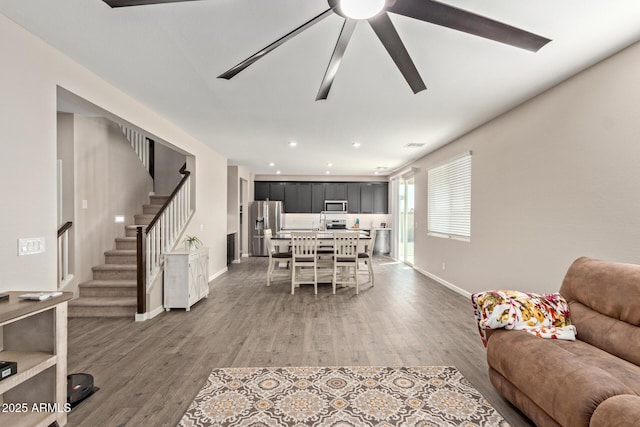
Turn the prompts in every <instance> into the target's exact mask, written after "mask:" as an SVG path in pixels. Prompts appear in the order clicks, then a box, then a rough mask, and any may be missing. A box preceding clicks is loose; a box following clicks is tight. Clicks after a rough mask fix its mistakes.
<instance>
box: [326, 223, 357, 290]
mask: <svg viewBox="0 0 640 427" xmlns="http://www.w3.org/2000/svg"><path fill="white" fill-rule="evenodd" d="M359 238H360V233H359V232H357V231H343V232H335V233H333V281H332V283H331V284H332V286H333V293H334V294H335V293H336V283H337V274H338V267H341V268H342V269H343V272H342V274H341V278H342V279H343V280H342V282H341V283H343V284H344V283H345V281H346V280H347V279H348V278H349V271H350V269H351V268H352V267H353V278H354V279H355V282H356V295H357V294H358V241H359Z"/></svg>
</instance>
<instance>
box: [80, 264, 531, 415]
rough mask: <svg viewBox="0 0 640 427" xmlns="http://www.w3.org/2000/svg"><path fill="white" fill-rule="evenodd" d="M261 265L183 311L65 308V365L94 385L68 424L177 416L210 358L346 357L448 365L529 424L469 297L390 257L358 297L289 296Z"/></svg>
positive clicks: (218, 361)
mask: <svg viewBox="0 0 640 427" xmlns="http://www.w3.org/2000/svg"><path fill="white" fill-rule="evenodd" d="M266 271H267V259H266V258H243V260H242V262H241V263H240V264H232V265H231V266H230V268H229V272H228V273H226V274H224V275H222V276H221V277H219V278H218V279H216V280H214V281H213V282H211V283H210V285H209V286H210V290H211V291H210V294H209V298H208V299H205V300H202V301H200V302H199V303H197V304H196V305H195V306H193V307H192V309H191V311H190V312H186V311H184V310H172V311H170V312H165V313H163V314H161V315H159V316H157V317H156V318H155V319H152V320H149V321H146V322H137V323H136V322H134V321H133V320H130V319H80V318H76V319H69V331H68V337H69V348H68V353H69V355H68V371H69V373H73V372H86V373H89V374H92V375H93V376H94V378H95V385H96V386H98V387H100V391H98V392H97V393H96V394H94V395H93V396H91V397H90V398H89V399H87V400H86V401H85V402H83V403H82V404H80V405H79V406H78V407H76V408H75V409H74V410H73V411H72V412H71V413H70V414H69V422H68V425H69V426H83V427H84V426H86V427H94V426H98V425H100V426H107V425H108V426H143V427H144V426H153V427H155V426H175V425H176V424H177V423H178V421H179V420H180V418H181V417H182V414H183V413H184V411H185V410H186V409H187V407H188V406H189V404H190V403H191V401H192V400H193V398H194V397H195V395H196V394H197V392H198V391H199V390H200V388H201V387H202V385H203V384H204V382H205V380H206V378H207V376H208V375H209V373H210V371H211V370H212V369H214V368H221V367H263V366H354V365H377V366H416V365H449V366H456V367H457V368H458V369H459V370H460V371H461V372H462V374H463V375H464V376H465V377H466V378H467V379H468V380H469V381H470V382H471V383H472V384H473V385H474V386H475V387H476V389H477V390H479V391H480V392H481V393H482V394H483V395H484V396H485V397H486V398H487V400H488V401H489V402H490V403H491V404H492V405H493V406H494V407H495V408H496V409H497V410H498V411H499V412H500V413H501V414H502V415H503V417H504V418H505V419H506V420H507V421H508V422H509V423H510V424H511V425H512V426H515V427H519V426H530V425H532V424H531V423H530V422H529V421H528V420H527V419H526V418H525V417H524V416H523V415H521V414H520V412H519V411H518V410H517V409H515V408H514V407H513V406H511V405H510V404H509V403H508V402H507V401H505V400H504V399H502V397H501V396H500V395H499V394H498V393H497V392H496V391H495V390H494V388H493V387H492V386H491V384H490V382H489V379H488V375H487V365H486V359H485V357H486V355H485V350H484V349H483V347H482V344H481V342H480V338H479V336H478V332H477V329H476V326H475V323H474V319H473V312H472V308H471V303H470V301H468V300H467V299H466V298H465V297H463V296H461V295H459V294H456V293H454V292H453V291H451V290H449V289H447V288H445V287H443V286H441V285H439V284H437V283H436V282H434V281H433V280H431V279H429V278H427V277H425V276H423V275H421V274H419V273H417V272H416V271H414V270H413V269H411V268H410V267H408V266H406V265H404V264H402V263H399V262H396V261H394V260H392V259H390V258H386V257H376V259H375V273H376V282H375V283H376V285H375V287H373V288H371V287H370V285H369V283H365V284H361V286H360V294H359V295H357V296H356V295H355V292H354V290H353V289H350V288H339V289H338V292H337V294H336V295H332V293H331V285H320V286H319V287H318V295H317V296H315V295H313V286H312V285H302V287H301V288H300V289H298V290H296V294H295V295H291V292H290V291H291V288H290V281H289V277H288V271H287V270H283V271H279V272H276V273H275V274H274V281H273V282H272V285H271V287H266ZM361 277H362V278H363V281H364V280H365V276H364V275H363V276H361Z"/></svg>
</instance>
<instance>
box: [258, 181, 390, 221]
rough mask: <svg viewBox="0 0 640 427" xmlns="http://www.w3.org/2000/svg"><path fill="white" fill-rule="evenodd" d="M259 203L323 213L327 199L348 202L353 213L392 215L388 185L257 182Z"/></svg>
mask: <svg viewBox="0 0 640 427" xmlns="http://www.w3.org/2000/svg"><path fill="white" fill-rule="evenodd" d="M254 188H255V193H254V194H255V200H267V199H269V200H279V201H282V202H284V210H285V212H287V213H320V212H322V211H323V210H324V201H325V200H346V201H347V202H348V203H349V206H348V207H349V213H355V214H357V213H376V214H386V213H388V212H389V185H388V183H386V182H304V181H303V182H276V181H271V182H269V181H256V182H255V187H254Z"/></svg>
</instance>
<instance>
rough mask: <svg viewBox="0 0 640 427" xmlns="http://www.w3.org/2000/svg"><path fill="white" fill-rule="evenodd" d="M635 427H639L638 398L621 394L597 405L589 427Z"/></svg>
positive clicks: (639, 410) (639, 408) (639, 409)
mask: <svg viewBox="0 0 640 427" xmlns="http://www.w3.org/2000/svg"><path fill="white" fill-rule="evenodd" d="M607 426H616V427H636V426H640V396H636V395H632V394H621V395H618V396H613V397H610V398H608V399H607V400H605V401H604V402H602V403H601V404H599V405H598V407H597V408H596V410H595V411H593V415H592V416H591V420H590V421H589V427H607Z"/></svg>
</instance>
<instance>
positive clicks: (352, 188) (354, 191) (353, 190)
mask: <svg viewBox="0 0 640 427" xmlns="http://www.w3.org/2000/svg"><path fill="white" fill-rule="evenodd" d="M347 202H348V204H349V213H360V183H359V182H350V183H348V184H347Z"/></svg>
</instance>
